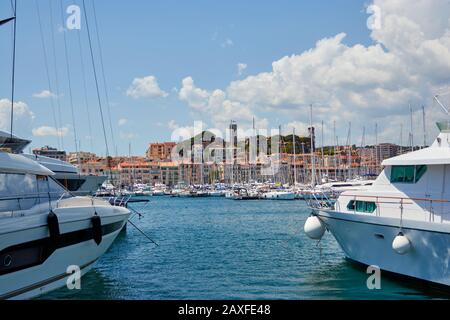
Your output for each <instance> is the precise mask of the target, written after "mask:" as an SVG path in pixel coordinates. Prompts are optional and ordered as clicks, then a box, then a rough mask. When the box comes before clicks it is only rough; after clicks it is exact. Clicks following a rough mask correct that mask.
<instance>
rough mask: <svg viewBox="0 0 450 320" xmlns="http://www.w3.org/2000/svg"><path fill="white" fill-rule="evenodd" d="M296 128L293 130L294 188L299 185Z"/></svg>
mask: <svg viewBox="0 0 450 320" xmlns="http://www.w3.org/2000/svg"><path fill="white" fill-rule="evenodd" d="M296 140H297V139H295V128H294V129H293V130H292V148H293V152H294V187H295V185H296V184H297V150H295V145H296V142H297V141H296Z"/></svg>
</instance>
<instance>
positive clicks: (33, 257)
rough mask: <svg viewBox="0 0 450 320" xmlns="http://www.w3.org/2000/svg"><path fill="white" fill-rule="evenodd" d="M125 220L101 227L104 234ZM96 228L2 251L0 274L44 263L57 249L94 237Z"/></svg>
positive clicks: (115, 228)
mask: <svg viewBox="0 0 450 320" xmlns="http://www.w3.org/2000/svg"><path fill="white" fill-rule="evenodd" d="M122 225H123V221H118V222H115V223H110V224H107V225H103V226H102V227H101V234H102V236H106V235H108V234H110V233H113V232H115V231H118V230H119V229H121V228H122ZM94 233H95V232H94V228H93V227H91V228H88V229H83V230H78V231H73V232H69V233H64V234H61V235H58V237H57V238H56V239H55V238H52V237H47V238H43V239H39V240H35V241H30V242H25V243H21V244H18V245H15V246H12V247H9V248H6V249H4V250H2V251H1V252H0V276H3V275H6V274H10V273H13V272H17V271H20V270H24V269H28V268H31V267H35V266H38V265H41V264H43V263H44V262H45V261H46V260H47V259H48V258H49V257H50V256H51V255H52V254H53V252H55V251H56V250H57V249H61V248H65V247H69V246H72V245H76V244H78V243H81V242H85V241H89V240H93V239H94Z"/></svg>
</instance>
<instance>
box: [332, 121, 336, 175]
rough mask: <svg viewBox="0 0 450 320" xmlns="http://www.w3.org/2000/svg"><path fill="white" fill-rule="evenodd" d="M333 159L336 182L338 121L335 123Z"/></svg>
mask: <svg viewBox="0 0 450 320" xmlns="http://www.w3.org/2000/svg"><path fill="white" fill-rule="evenodd" d="M333 140H334V146H333V158H334V180H335V181H337V158H336V144H337V136H336V120H334V121H333Z"/></svg>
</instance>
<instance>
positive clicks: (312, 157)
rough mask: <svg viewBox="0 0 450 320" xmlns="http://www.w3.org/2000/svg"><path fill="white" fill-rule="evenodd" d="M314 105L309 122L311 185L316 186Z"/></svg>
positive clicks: (311, 108)
mask: <svg viewBox="0 0 450 320" xmlns="http://www.w3.org/2000/svg"><path fill="white" fill-rule="evenodd" d="M312 112H313V106H312V104H311V105H310V118H309V123H310V125H311V134H310V136H311V187H312V188H314V187H315V186H316V166H315V162H316V159H315V154H314V133H313V120H312V117H313V113H312Z"/></svg>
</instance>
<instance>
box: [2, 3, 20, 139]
mask: <svg viewBox="0 0 450 320" xmlns="http://www.w3.org/2000/svg"><path fill="white" fill-rule="evenodd" d="M11 4H12V2H11ZM13 14H14V18H13V19H12V18H11V19H12V20H13V28H14V29H13V30H14V31H13V61H12V73H11V130H10V134H11V139H12V138H13V129H14V96H15V92H16V38H17V36H16V35H17V19H16V14H17V0H15V1H14V8H13ZM5 21H6V22H8V21H11V20H5ZM6 22H3V23H6ZM3 23H2V24H3Z"/></svg>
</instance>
